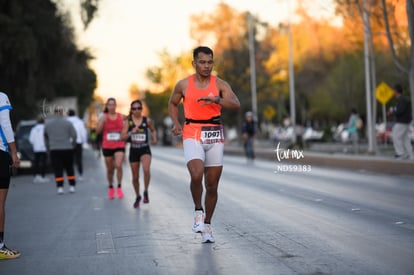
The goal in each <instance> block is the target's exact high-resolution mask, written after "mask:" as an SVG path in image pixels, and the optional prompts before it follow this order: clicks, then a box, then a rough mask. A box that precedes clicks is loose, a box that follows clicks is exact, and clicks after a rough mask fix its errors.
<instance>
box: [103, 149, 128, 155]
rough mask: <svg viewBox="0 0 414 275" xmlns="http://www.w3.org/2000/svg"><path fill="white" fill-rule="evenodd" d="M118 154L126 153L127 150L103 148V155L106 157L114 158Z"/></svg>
mask: <svg viewBox="0 0 414 275" xmlns="http://www.w3.org/2000/svg"><path fill="white" fill-rule="evenodd" d="M116 152H122V153H125V148H115V149H104V148H102V154H103V155H104V157H113V156H114V155H115V153H116Z"/></svg>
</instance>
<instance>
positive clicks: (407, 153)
mask: <svg viewBox="0 0 414 275" xmlns="http://www.w3.org/2000/svg"><path fill="white" fill-rule="evenodd" d="M393 90H394V96H395V98H396V102H395V105H394V106H393V107H391V108H390V109H389V111H388V115H393V116H394V117H395V124H394V126H393V127H392V133H391V134H392V142H393V144H394V149H395V158H396V159H413V148H412V146H411V140H410V123H411V120H412V113H411V104H410V102H409V101H408V99H407V98H406V97H405V96H404V95H403V88H402V86H401V85H400V84H396V85H395V86H394V88H393Z"/></svg>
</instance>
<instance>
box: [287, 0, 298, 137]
mask: <svg viewBox="0 0 414 275" xmlns="http://www.w3.org/2000/svg"><path fill="white" fill-rule="evenodd" d="M290 17H291V8H290V1H289V21H288V44H289V102H290V123H291V125H292V128H293V137H292V142H293V144H296V106H295V71H294V67H293V45H292V44H293V42H292V24H291V22H290Z"/></svg>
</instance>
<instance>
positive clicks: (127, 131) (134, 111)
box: [122, 100, 157, 208]
mask: <svg viewBox="0 0 414 275" xmlns="http://www.w3.org/2000/svg"><path fill="white" fill-rule="evenodd" d="M142 107H143V106H142V102H141V100H134V101H132V102H131V107H130V111H129V115H128V118H127V123H125V124H124V128H123V130H122V139H123V140H125V141H126V140H129V142H130V147H129V148H130V149H129V163H130V166H131V172H132V186H133V187H134V190H135V194H136V199H135V202H134V208H138V207H139V203H140V201H141V194H140V190H139V169H140V164H142V171H143V173H144V193H143V196H144V200H143V202H144V203H149V196H148V187H149V184H150V178H151V173H150V166H151V157H152V156H151V149H150V140H151V143H152V144H157V131H156V129H155V127H154V124H153V122H152V120H151V119H150V118H149V117H146V116H143V115H142ZM150 131H151V134H150V133H149V132H150Z"/></svg>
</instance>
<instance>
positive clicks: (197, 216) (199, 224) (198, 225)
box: [193, 210, 204, 233]
mask: <svg viewBox="0 0 414 275" xmlns="http://www.w3.org/2000/svg"><path fill="white" fill-rule="evenodd" d="M203 231H204V212H203V211H202V210H197V211H195V212H194V224H193V232H194V233H202V232H203Z"/></svg>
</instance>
